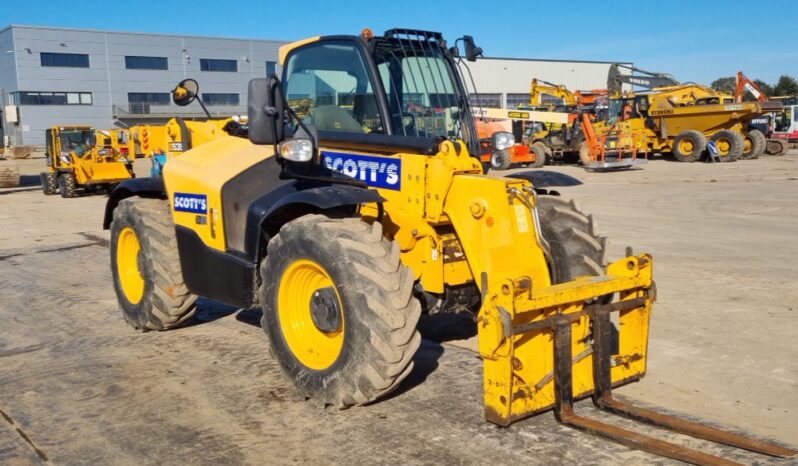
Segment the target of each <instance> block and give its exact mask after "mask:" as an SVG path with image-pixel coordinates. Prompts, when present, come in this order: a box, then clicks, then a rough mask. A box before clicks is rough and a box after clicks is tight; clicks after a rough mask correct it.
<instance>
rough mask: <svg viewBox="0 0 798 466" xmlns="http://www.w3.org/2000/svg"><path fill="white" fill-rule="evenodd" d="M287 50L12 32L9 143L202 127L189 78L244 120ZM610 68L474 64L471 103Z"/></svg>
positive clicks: (586, 85) (252, 42) (6, 107)
mask: <svg viewBox="0 0 798 466" xmlns="http://www.w3.org/2000/svg"><path fill="white" fill-rule="evenodd" d="M285 42H286V41H280V40H262V39H233V38H222V37H202V36H181V35H169V34H145V33H134V32H117V31H102V30H86V29H69V28H55V27H42V26H18V25H11V26H8V27H6V28H4V29H2V30H0V103H2V106H0V122H1V123H2V125H1V126H0V140H2V141H3V142H4V143H5V144H6V145H9V144H16V145H21V144H30V145H44V142H45V141H44V134H45V130H46V128H48V127H50V126H53V125H58V124H86V125H91V126H94V127H97V128H110V127H114V126H117V127H126V126H130V125H133V124H137V123H140V122H160V121H165V120H166V119H167V118H168V117H169V116H173V115H182V116H184V117H202V116H203V114H202V113H201V111H200V109H199V107H198V106H196V105H192V106H189V107H177V106H175V105H174V104H173V103H172V102H171V98H170V95H169V91H170V90H171V89H172V88H173V87H174V86H175V84H176V83H177V82H178V81H180V80H181V79H183V78H188V77H190V78H194V79H196V80H197V81H198V82H199V84H200V92H201V94H202V98H203V100H204V101H205V103H206V104H207V107H208V110H209V111H210V113H211V114H212V115H214V116H217V115H218V116H229V115H236V114H244V113H246V89H247V83H248V82H249V80H250V79H251V78H254V77H262V76H265V75H266V74H267V73H271V72H274V71H275V70H276V69H277V65H276V62H277V53H278V48H279V47H280V45H282V44H284V43H285ZM610 64H611V62H586V61H565V60H536V59H523V58H485V59H481V60H478V61H477V62H475V63H468V66H469V69H470V70H471V75H472V76H473V80H474V84H475V85H476V89H477V90H478V93H477V94H476V95H472V96H471V97H472V100H473V101H474V102H475V103H478V104H481V105H483V106H489V107H502V106H506V107H511V108H512V107H515V106H516V105H518V104H519V103H523V102H526V101H528V98H529V84H530V80H531V79H532V78H533V77H537V78H541V79H545V80H548V81H551V82H555V83H558V84H564V85H565V86H566V87H568V88H569V89H594V88H603V87H605V85H606V78H607V70H608V69H609V66H610ZM467 84H468V87H469V88H471V87H472V85H471V83H470V82H468V83H467Z"/></svg>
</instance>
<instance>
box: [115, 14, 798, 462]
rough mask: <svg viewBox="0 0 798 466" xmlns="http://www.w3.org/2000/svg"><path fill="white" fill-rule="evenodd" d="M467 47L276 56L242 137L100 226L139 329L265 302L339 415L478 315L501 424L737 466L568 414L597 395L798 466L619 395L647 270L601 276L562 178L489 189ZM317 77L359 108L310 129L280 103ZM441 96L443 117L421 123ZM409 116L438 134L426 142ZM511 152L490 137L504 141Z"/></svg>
mask: <svg viewBox="0 0 798 466" xmlns="http://www.w3.org/2000/svg"><path fill="white" fill-rule="evenodd" d="M458 42H462V44H463V47H462V48H463V50H464V52H461V51H460V49H459V48H458V47H456V46H455V47H450V46H449V45H447V44H446V42H445V41H444V39H443V37H442V36H441V34H439V33H435V32H426V31H419V30H408V29H392V30H389V31H386V32H385V33H384V34H383V35H382V36H377V35H375V34H374V33H372V32H371V31H370V30H368V29H366V30H364V31H363V32H362V33H361V34H360V35H357V36H345V35H337V36H328V37H314V38H311V39H307V40H303V41H300V42H296V43H292V44H288V45H285V46H283V47H282V48H281V49H280V53H279V62H280V63H281V64H282V68H283V76H282V80H280V79H278V78H277V76H276V75H272V76H270V77H268V78H258V79H253V80H252V81H251V82H250V84H249V94H248V109H249V115H248V125H249V126H248V132H247V137H243V135H240V136H226V137H222V138H218V139H215V140H213V141H211V142H208V143H206V144H203V145H201V146H199V147H196V148H194V149H192V150H191V151H189V152H187V153H185V154H184V155H179V156H176V157H174V158H173V159H172V160H170V161H169V163H167V164H166V165H165V166H164V172H163V177H161V178H146V179H145V178H141V179H136V180H129V181H126V182H124V183H122V184H121V185H120V186H119V187H118V188H117V189H116V190H115V191H114V192H113V193H112V195H111V196H110V198H109V200H108V203H107V207H106V213H105V220H104V226H105V228H109V229H110V230H111V247H110V260H111V270H112V275H113V284H114V288H115V290H116V294H117V297H118V301H119V305H120V307H121V309H122V315H123V316H124V318H125V319H126V320H127V322H128V323H129V324H131V325H132V326H133V327H134V328H136V329H139V330H142V331H149V330H166V329H170V328H174V327H178V326H180V325H183V324H185V323H186V322H188V321H189V320H190V319H191V317H192V315H193V314H194V313H195V311H196V307H197V296H203V297H206V298H209V299H215V300H220V301H224V302H226V303H230V304H233V305H235V306H239V307H242V308H251V307H258V306H259V307H261V308H262V309H263V319H262V322H261V324H262V327H263V329H264V331H265V333H266V334H267V336H268V340H269V344H270V346H271V352H272V354H273V357H274V358H275V359H276V361H277V362H278V363H279V365H280V366H281V368H282V371H283V373H284V374H285V376H286V377H287V378H288V379H289V380H291V381H292V382H293V383H294V385H295V386H296V389H297V391H298V392H299V393H300V394H301V395H303V396H304V397H308V398H314V399H317V400H319V401H320V402H321V403H324V404H328V405H333V406H337V407H340V408H345V407H349V406H354V405H365V404H368V403H370V402H373V401H375V400H378V399H380V398H381V397H384V396H385V395H386V394H388V393H390V392H391V391H392V390H394V389H396V387H397V386H398V385H399V384H400V383H401V382H402V380H403V379H404V378H405V377H407V376H408V374H410V373H411V371H412V370H413V356H414V354H415V352H416V350H417V349H418V348H419V345H420V342H421V337H420V334H419V332H418V330H417V323H418V320H419V317H420V315H421V313H422V312H432V311H433V309H432V308H434V310H435V311H436V312H445V311H452V312H454V311H472V312H474V313H475V314H476V316H477V324H476V325H477V327H478V335H479V353H480V356H481V357H482V360H483V364H484V411H485V417H486V419H487V420H488V421H490V422H492V423H495V424H499V425H502V426H506V425H508V424H510V423H512V422H514V421H518V420H520V419H523V418H525V417H528V416H531V415H534V414H537V413H541V412H544V411H548V410H552V409H553V410H554V413H555V415H556V417H557V419H558V420H559V421H560V422H562V423H564V424H566V425H569V426H573V427H575V428H578V429H582V430H585V431H588V432H591V433H594V434H597V435H602V436H605V437H608V438H610V439H614V440H616V441H619V442H622V443H623V444H625V445H628V446H630V447H633V448H640V449H643V450H646V451H649V452H652V453H655V454H659V455H664V456H668V457H671V458H676V459H680V460H683V461H688V462H694V463H702V464H730V462H726V461H725V460H724V459H722V458H718V457H715V456H711V455H708V454H706V453H703V452H699V451H694V450H690V449H688V448H685V447H683V446H679V445H675V444H671V443H666V442H663V441H660V440H656V439H654V438H650V437H646V436H643V435H640V434H638V433H634V432H631V431H628V430H624V429H621V428H618V427H615V426H612V425H609V424H605V423H603V422H600V421H598V420H596V419H592V418H586V417H583V416H580V415H579V414H577V413H576V412H575V409H574V405H573V401H574V400H575V399H579V398H584V397H589V396H592V397H593V399H594V402H595V403H596V405H597V406H598V407H600V408H601V409H604V410H607V411H610V412H615V413H618V414H621V415H624V416H628V417H631V418H634V419H638V420H642V421H645V422H650V423H654V424H658V425H661V426H664V427H667V428H670V429H674V430H677V431H679V432H683V433H687V434H689V435H694V436H698V437H702V438H706V439H710V440H714V441H717V442H722V443H725V444H730V445H735V446H738V447H741V448H747V449H752V450H755V451H758V452H762V453H765V454H769V455H777V456H788V455H792V454H794V453H795V452H794V451H792V450H789V449H786V448H783V447H779V446H776V445H772V444H769V443H765V442H761V441H756V440H752V439H749V438H746V437H742V436H740V435H736V434H732V433H728V432H724V431H720V430H717V429H714V428H710V427H708V426H704V425H700V424H695V423H692V422H687V421H684V420H682V419H678V418H674V417H670V416H665V415H663V414H660V413H656V412H653V411H647V410H643V409H639V408H636V407H634V406H630V405H628V404H626V403H623V402H620V401H618V400H616V399H615V398H613V396H612V390H613V388H614V387H617V386H620V385H623V384H627V383H630V382H633V381H636V380H638V379H640V378H641V377H642V376H643V375H644V374H645V372H646V360H647V351H648V330H649V318H650V315H651V309H652V306H653V303H654V300H655V297H656V296H655V288H654V282H653V278H652V271H653V260H652V257H651V256H650V255H648V254H638V255H633V254H632V253H631V252H629V254H628V256H627V257H624V258H622V259H620V260H617V261H615V262H612V263H611V264H609V265H606V264H605V261H604V253H605V239H604V238H603V237H601V236H599V235H598V233H597V232H596V231H595V227H594V224H593V221H592V218H591V217H590V216H587V215H585V214H584V213H583V212H582V211H580V210H579V209H578V208H577V207H576V206H575V204H574V203H573V202H569V201H566V200H564V199H562V198H560V197H558V196H557V195H554V194H555V193H553V192H551V191H549V190H548V188H550V187H556V186H558V185H565V184H569V182H572V181H574V180H573V179H571V178H570V177H567V176H559V177H558V174H556V173H552V172H543V171H535V170H533V171H529V172H526V173H522V174H520V175H518V176H517V177H516V178H496V177H489V176H485V175H483V173H482V167H481V164H480V162H479V160H478V155H479V153H480V146H479V140H478V138H477V133H476V129H475V125H474V118H473V116H472V112H471V109H470V104H469V102H468V93H467V91H466V89H465V87H464V85H463V81H462V78H461V75H460V74H459V72H458V61H460V60H461V59H462V57H463V56H464V57H465V58H466V59H467V60H473V59H476V56H477V55H478V54H479V51H480V49H479V48H478V47H476V46H475V45H474V42H473V39H472V38H471V37H470V36H465V37H463V38H462V39H458V41H457V42H455V44H457V43H458ZM421 63H424V64H425V66H423V67H422V66H419V65H420V64H421ZM428 73H433V74H432V75H430V74H428ZM422 77H423V78H425V79H421V78H422ZM432 78H434V79H432ZM308 79H311V80H314V79H324V80H325V81H326V82H327V84H329V85H330V86H333V87H334V86H336V85H338V86H341V85H342V83H343V85H345V86H346V89H345V91H346V93H348V94H350V95H349V97H351V98H347V99H342V100H336V99H330V98H329V95H328V94H319V95H316V94H315V93H311V96H310V97H311V99H312V105H310V107H309V108H308V109H307V116H305V117H304V118H298V117H297V115H296V111H295V110H294V109H293V108H292V107H291V106H290V105H289V100H288V99H287V98H286V96H290V95H296V94H299V93H300V90H304V91H306V90H307V86H306V84H307V82H308ZM336 83H338V84H336ZM326 88H327V86H326V85H325V86H318V87H317V89H319V92H323V91H322V89H326ZM304 94H307V92H304ZM411 99H412V100H411ZM432 99H435V100H436V102H435V103H438V104H440V103H441V102H445V111H442V112H439V113H436V114H435V115H430V114H427V113H426V111H425V110H423V109H419V107H420V105H419V104H418V102H419V100H423V102H422V105H423V106H426V107H429V106H431V105H430V104H432V103H433V102H431V100H432ZM410 102H413V103H415V104H416V106H411V105H409V103H410ZM416 112H425V113H424V114H417V113H416ZM417 116H418V117H423V118H426V119H430V118H433V117H434V118H438V121H437V122H436V124H434V125H428V124H425V125H424V126H423V127H421V126H419V125H417V124H416V117H417ZM366 128H368V130H367V129H366ZM512 140H513V138H512V137H511V135H509V134H502V135H496V134H494V135H493V137H492V145H493V146H494V149H498V150H502V149H506V148H507V147H506V145H507V144H511V143H512ZM422 302H423V303H424V304H423V305H422Z"/></svg>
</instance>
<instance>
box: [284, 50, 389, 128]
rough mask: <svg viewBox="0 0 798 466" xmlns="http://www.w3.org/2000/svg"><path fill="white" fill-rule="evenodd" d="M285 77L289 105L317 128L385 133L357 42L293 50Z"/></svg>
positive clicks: (300, 116) (286, 67)
mask: <svg viewBox="0 0 798 466" xmlns="http://www.w3.org/2000/svg"><path fill="white" fill-rule="evenodd" d="M285 81H286V83H287V84H286V97H287V98H288V105H289V106H290V107H291V109H292V110H293V111H294V112H295V113H296V114H297V116H299V118H301V119H302V120H303V121H304V122H306V123H311V124H313V125H314V126H315V127H316V128H317V129H318V130H320V131H335V132H344V133H362V134H364V133H384V132H385V129H384V126H383V124H382V120H381V118H380V113H379V107H378V106H377V99H376V97H375V95H374V87H373V85H372V83H371V81H370V80H369V75H368V73H367V71H366V66H365V64H364V62H363V58H362V57H361V55H360V51H359V49H358V48H357V47H356V46H355V45H353V44H351V43H348V42H344V41H342V42H324V43H320V44H318V45H315V46H310V47H306V48H304V49H302V50H300V51H298V52H296V53H294V54H292V55H291V56H290V57H289V59H288V62H287V63H286V66H285Z"/></svg>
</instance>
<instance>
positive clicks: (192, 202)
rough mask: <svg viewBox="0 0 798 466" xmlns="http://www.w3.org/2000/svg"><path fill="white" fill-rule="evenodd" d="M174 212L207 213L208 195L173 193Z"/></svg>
mask: <svg viewBox="0 0 798 466" xmlns="http://www.w3.org/2000/svg"><path fill="white" fill-rule="evenodd" d="M175 212H191V213H193V214H207V213H208V197H207V196H206V195H204V194H189V193H175Z"/></svg>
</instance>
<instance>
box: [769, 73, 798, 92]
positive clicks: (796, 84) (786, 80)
mask: <svg viewBox="0 0 798 466" xmlns="http://www.w3.org/2000/svg"><path fill="white" fill-rule="evenodd" d="M773 95H798V81H796V80H795V78H793V77H792V76H787V75H786V74H783V75H781V77H780V78H779V81H778V82H777V83H776V86H775V87H774V88H773Z"/></svg>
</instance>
